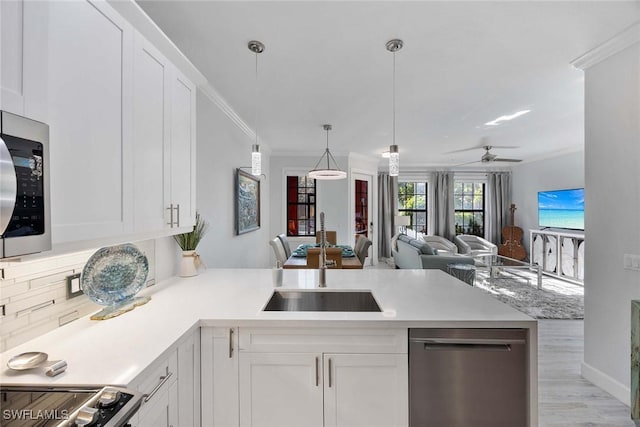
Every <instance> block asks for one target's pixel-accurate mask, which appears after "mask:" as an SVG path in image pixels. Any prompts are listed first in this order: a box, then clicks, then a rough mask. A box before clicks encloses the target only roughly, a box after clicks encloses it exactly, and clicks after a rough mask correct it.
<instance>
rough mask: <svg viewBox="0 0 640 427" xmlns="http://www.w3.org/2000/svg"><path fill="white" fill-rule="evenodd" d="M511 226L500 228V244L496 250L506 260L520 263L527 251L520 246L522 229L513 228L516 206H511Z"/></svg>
mask: <svg viewBox="0 0 640 427" xmlns="http://www.w3.org/2000/svg"><path fill="white" fill-rule="evenodd" d="M509 211H510V212H511V225H509V226H506V227H503V228H502V244H501V245H500V247H499V248H498V254H499V255H502V256H506V257H508V258H513V259H517V260H519V261H522V260H523V259H525V258H526V257H527V251H526V250H525V249H524V247H523V246H522V236H523V234H524V233H523V231H522V228H520V227H516V226H515V214H516V205H515V204H514V203H512V204H511V207H510V208H509Z"/></svg>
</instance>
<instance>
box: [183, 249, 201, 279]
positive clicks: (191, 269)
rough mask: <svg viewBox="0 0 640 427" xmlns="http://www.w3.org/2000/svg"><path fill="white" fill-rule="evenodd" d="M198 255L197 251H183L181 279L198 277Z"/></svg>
mask: <svg viewBox="0 0 640 427" xmlns="http://www.w3.org/2000/svg"><path fill="white" fill-rule="evenodd" d="M197 261H198V254H196V251H182V260H181V261H180V277H191V276H197V275H198V267H197V266H196V263H197Z"/></svg>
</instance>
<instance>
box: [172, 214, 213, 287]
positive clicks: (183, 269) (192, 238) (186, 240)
mask: <svg viewBox="0 0 640 427" xmlns="http://www.w3.org/2000/svg"><path fill="white" fill-rule="evenodd" d="M208 228H209V224H208V223H207V222H206V221H205V220H204V219H202V217H201V216H200V213H199V212H197V211H196V223H195V225H194V226H193V231H190V232H189V233H183V234H176V235H174V236H173V238H174V239H175V241H176V242H177V243H178V246H180V249H182V261H181V262H180V277H191V276H196V275H197V274H198V267H200V265H201V264H202V262H201V261H200V256H199V255H198V254H197V253H196V247H197V246H198V243H200V240H202V237H204V235H205V234H206V233H207V230H208Z"/></svg>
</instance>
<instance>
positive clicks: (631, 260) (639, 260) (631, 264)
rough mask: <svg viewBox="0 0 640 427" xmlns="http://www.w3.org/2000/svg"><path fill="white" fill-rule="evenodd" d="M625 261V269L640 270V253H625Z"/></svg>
mask: <svg viewBox="0 0 640 427" xmlns="http://www.w3.org/2000/svg"><path fill="white" fill-rule="evenodd" d="M623 262H624V269H625V270H636V271H640V255H634V254H624V257H623Z"/></svg>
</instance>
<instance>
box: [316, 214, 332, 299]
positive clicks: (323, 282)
mask: <svg viewBox="0 0 640 427" xmlns="http://www.w3.org/2000/svg"><path fill="white" fill-rule="evenodd" d="M335 265H336V262H335V261H334V260H332V259H331V260H328V261H327V232H326V230H325V229H324V212H320V272H319V274H320V283H319V284H318V287H319V288H326V287H327V266H335Z"/></svg>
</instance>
